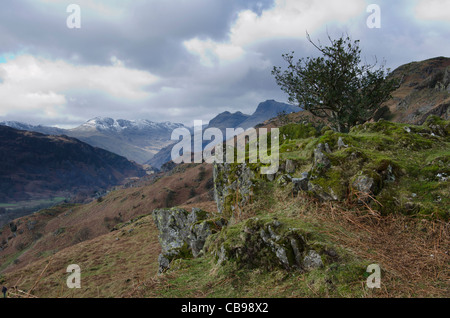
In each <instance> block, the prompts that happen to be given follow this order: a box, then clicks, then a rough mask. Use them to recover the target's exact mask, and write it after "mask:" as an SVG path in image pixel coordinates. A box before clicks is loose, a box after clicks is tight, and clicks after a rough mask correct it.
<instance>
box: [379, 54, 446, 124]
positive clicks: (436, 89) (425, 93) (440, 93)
mask: <svg viewBox="0 0 450 318" xmlns="http://www.w3.org/2000/svg"><path fill="white" fill-rule="evenodd" d="M391 76H392V77H394V78H397V79H399V80H401V85H400V87H399V88H398V89H397V90H396V91H395V92H394V93H393V94H392V96H393V99H392V100H390V101H389V102H387V103H386V106H388V107H389V109H390V111H391V113H392V114H394V117H393V118H392V120H394V121H396V122H401V123H410V124H419V125H420V124H423V123H424V122H425V120H426V118H427V117H428V116H429V115H436V116H439V117H442V118H444V119H448V118H449V110H448V109H449V105H450V58H447V57H436V58H432V59H429V60H425V61H420V62H412V63H409V64H405V65H402V66H400V67H399V68H397V69H395V70H394V71H393V72H392V75H391Z"/></svg>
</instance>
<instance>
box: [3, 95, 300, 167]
mask: <svg viewBox="0 0 450 318" xmlns="http://www.w3.org/2000/svg"><path fill="white" fill-rule="evenodd" d="M299 110H300V109H299V108H298V107H296V106H292V105H289V104H285V103H279V102H276V101H274V100H267V101H265V102H263V103H260V104H259V105H258V107H257V109H256V111H255V112H254V113H253V114H252V115H246V114H243V113H242V112H236V113H230V112H228V111H226V112H223V113H221V114H219V115H217V116H216V117H214V118H213V119H211V121H210V122H209V124H208V125H207V126H205V128H209V127H215V128H219V129H220V130H222V132H223V133H224V135H225V129H226V128H237V127H241V128H244V129H247V128H250V127H254V126H255V125H257V124H259V123H262V122H264V121H265V120H268V119H270V118H272V117H275V116H277V115H278V113H280V112H283V111H284V112H286V113H291V112H295V111H299ZM0 125H3V126H8V127H12V128H15V129H19V130H26V131H34V132H39V133H42V134H47V135H66V136H69V137H73V138H77V139H79V140H81V141H83V142H86V143H88V144H89V145H91V146H94V147H99V148H103V149H105V150H108V151H111V152H113V153H116V154H118V155H120V156H123V157H126V158H127V159H129V160H132V161H135V162H137V163H139V164H149V165H151V166H152V167H155V168H157V169H159V168H160V167H161V166H162V165H163V164H164V163H165V162H167V161H170V153H171V149H172V147H173V144H174V142H173V141H172V140H171V139H170V138H171V134H172V131H173V130H174V129H176V128H187V129H189V130H190V131H192V129H190V128H188V127H186V126H184V125H183V124H178V123H171V122H163V123H156V122H152V121H150V120H146V119H140V120H125V119H117V120H116V119H113V118H109V117H96V118H93V119H90V120H88V121H87V122H85V123H84V124H82V125H80V126H78V127H75V128H72V129H62V128H56V127H48V126H42V125H30V124H26V123H21V122H17V121H4V122H0ZM153 158H154V159H153Z"/></svg>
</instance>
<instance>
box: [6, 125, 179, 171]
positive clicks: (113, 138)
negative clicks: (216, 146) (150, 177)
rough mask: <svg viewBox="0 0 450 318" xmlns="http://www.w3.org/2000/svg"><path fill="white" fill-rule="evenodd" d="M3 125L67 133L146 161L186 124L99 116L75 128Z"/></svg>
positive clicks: (123, 154) (42, 131)
mask: <svg viewBox="0 0 450 318" xmlns="http://www.w3.org/2000/svg"><path fill="white" fill-rule="evenodd" d="M0 125H4V126H9V127H12V128H16V129H19V130H27V131H34V132H39V133H42V134H47V135H66V136H69V137H73V138H77V139H79V140H81V141H84V142H86V143H88V144H90V145H91V146H94V147H99V148H103V149H106V150H108V151H111V152H114V153H116V154H118V155H121V156H124V157H126V158H128V159H129V160H133V161H135V162H137V163H140V164H143V163H144V162H145V161H147V160H149V159H150V158H151V157H153V156H154V155H155V154H156V153H157V152H158V151H159V150H160V149H161V148H163V147H165V146H167V145H168V144H169V143H171V141H170V136H171V133H172V131H173V130H174V129H175V128H181V127H184V125H183V124H175V123H170V122H164V123H155V122H152V121H149V120H145V119H141V120H125V119H118V120H115V119H112V118H108V117H96V118H93V119H91V120H88V121H87V122H85V123H84V124H82V125H80V126H78V127H76V128H73V129H61V128H56V127H47V126H41V125H37V126H33V125H29V124H26V123H21V122H15V121H6V122H0Z"/></svg>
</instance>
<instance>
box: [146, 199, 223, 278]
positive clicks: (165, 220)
mask: <svg viewBox="0 0 450 318" xmlns="http://www.w3.org/2000/svg"><path fill="white" fill-rule="evenodd" d="M153 219H154V220H155V223H156V226H157V228H158V230H159V242H160V244H161V254H160V256H159V258H158V261H159V273H162V272H164V271H166V270H167V269H168V268H169V267H170V263H171V262H172V261H173V260H174V259H177V258H191V257H197V256H199V255H200V254H201V251H202V249H203V246H204V244H205V241H206V239H207V238H208V236H210V235H211V234H213V233H216V232H217V231H219V230H220V229H221V228H222V227H223V226H225V225H226V221H225V220H224V219H221V218H216V219H209V214H208V213H207V212H205V211H202V210H200V209H196V208H193V209H192V211H191V212H190V213H189V212H188V211H186V210H185V209H180V208H171V209H156V210H154V211H153Z"/></svg>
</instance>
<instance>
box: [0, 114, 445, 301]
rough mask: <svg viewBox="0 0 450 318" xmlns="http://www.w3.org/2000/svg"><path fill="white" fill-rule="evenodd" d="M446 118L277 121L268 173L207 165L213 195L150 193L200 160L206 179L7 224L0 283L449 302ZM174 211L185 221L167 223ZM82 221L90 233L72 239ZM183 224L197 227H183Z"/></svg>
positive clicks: (147, 293) (153, 293)
mask: <svg viewBox="0 0 450 318" xmlns="http://www.w3.org/2000/svg"><path fill="white" fill-rule="evenodd" d="M449 127H450V123H449V122H448V121H447V122H446V121H441V120H439V119H437V118H436V117H432V118H429V120H428V121H427V122H426V123H425V124H424V125H423V126H414V125H405V124H394V123H389V122H385V121H381V122H379V123H374V124H366V125H362V126H358V127H355V128H354V129H353V130H352V132H350V133H349V134H348V135H346V134H337V133H334V132H332V131H330V130H327V129H323V130H322V131H318V130H316V129H315V128H314V127H312V126H311V125H302V124H295V125H292V124H291V125H287V126H284V127H282V128H281V129H282V132H283V134H284V135H285V137H284V139H283V141H282V147H281V159H282V163H283V164H282V166H281V167H280V170H279V172H278V173H277V175H275V176H269V177H267V176H264V175H259V174H258V168H259V167H260V166H259V165H258V164H257V165H238V164H234V165H223V166H222V167H221V166H216V167H214V170H215V172H214V176H215V177H214V188H215V192H216V195H215V197H216V202H215V203H212V202H210V201H208V200H207V199H206V197H203V198H201V197H198V198H197V199H195V197H194V198H193V199H192V201H189V200H188V201H185V199H186V197H183V195H186V193H185V192H184V194H183V195H175V196H173V198H176V199H175V200H174V201H173V202H172V204H166V205H165V204H163V203H162V200H165V199H164V198H163V197H159V198H158V199H156V200H155V199H154V198H155V194H156V193H161V192H163V193H164V192H166V193H167V190H166V191H164V187H165V186H167V187H170V188H171V189H172V190H174V191H176V188H175V185H177V184H178V185H179V186H180V187H181V188H183V186H182V183H183V182H185V181H187V180H191V179H193V178H192V176H194V175H197V174H198V176H200V173H201V167H204V169H205V170H204V171H205V172H206V171H207V174H208V177H206V174H204V176H203V177H204V179H203V178H201V179H203V180H204V182H207V180H210V177H211V173H212V170H213V169H212V168H213V167H211V166H210V165H182V166H178V167H176V168H175V169H174V170H172V171H170V172H169V173H168V174H166V175H161V178H160V179H157V180H153V181H151V182H150V183H151V184H145V181H140V182H141V183H142V184H139V183H137V184H136V187H133V188H129V189H123V190H117V191H114V192H111V193H109V194H108V195H107V196H105V197H104V198H103V200H102V201H101V202H93V203H91V204H89V205H83V206H78V207H70V208H69V207H60V209H61V210H60V211H59V212H58V210H56V211H55V210H54V209H53V210H50V211H43V212H42V213H41V214H38V215H35V216H33V217H39V218H42V220H43V219H45V218H46V217H47V218H48V220H47V221H45V222H44V221H43V223H44V225H45V224H46V225H45V226H46V227H44V228H41V229H40V230H38V231H35V232H38V233H42V234H43V235H42V236H39V235H35V236H34V241H31V242H32V243H28V245H22V244H19V243H20V242H21V240H23V238H25V237H33V235H32V234H33V233H34V234H35V232H33V229H32V230H30V229H28V226H30V225H31V226H33V225H34V224H33V223H32V221H33V220H32V219H25V218H24V219H22V220H21V221H20V222H15V223H14V224H15V225H17V228H16V229H15V232H14V233H16V234H15V235H13V233H12V232H11V231H12V229H11V227H5V228H4V229H3V234H2V237H3V239H4V240H6V241H7V245H8V246H7V247H6V248H5V247H3V248H2V249H3V251H2V254H1V255H2V257H3V258H2V264H5V263H4V262H5V261H3V260H7V264H8V266H7V267H6V266H3V268H2V269H1V270H2V275H3V276H2V277H0V282H2V283H4V284H6V285H8V286H12V284H16V285H15V286H17V289H20V290H22V291H26V292H27V291H30V289H31V287H32V286H34V285H35V287H34V289H33V290H32V291H31V293H32V294H33V295H36V296H39V297H448V290H449V286H448V271H447V270H448V261H449V256H448V249H449V247H450V240H449V238H450V236H449V228H448V216H449V211H448V206H449V204H448V197H449V196H448V189H449V186H448V185H449V180H448V179H447V178H446V177H445V175H447V173H448V165H446V164H445V163H446V162H447V161H448V158H449V156H450V146H449V144H450V141H449V139H448V138H449V133H450V131H449ZM339 137H340V138H341V139H342V141H343V144H344V145H345V146H344V145H342V143H340V142H339ZM319 144H322V145H325V144H327V145H328V146H327V147H326V148H321V147H319ZM338 145H341V146H338ZM327 148H329V150H330V151H327V150H325V149H327ZM339 148H340V149H339ZM319 158H320V160H319ZM327 160H329V161H328V163H327ZM389 166H391V168H392V169H389ZM183 167H184V168H183ZM208 167H209V168H208ZM349 167H350V168H351V169H349ZM193 169H194V170H193ZM357 170H360V171H361V172H362V173H361V174H359V173H358V171H357ZM190 171H191V172H190ZM345 171H348V173H345ZM384 171H387V172H388V173H384ZM304 172H308V176H307V179H306V181H307V183H306V185H307V186H306V188H305V187H304V186H302V185H304V184H305V183H304V182H305V179H303V181H302V178H304V177H305V176H304ZM187 173H191V174H190V177H189V179H184V178H187V175H186V174H187ZM353 174H355V175H356V176H357V178H353ZM377 174H378V175H379V176H380V177H381V179H377V177H376V175H377ZM364 175H365V176H367V178H358V176H364ZM288 176H289V177H288ZM369 179H372V180H373V181H374V182H367V181H368V180H369ZM363 180H365V181H366V182H362V181H363ZM248 181H251V182H250V183H249V182H248ZM336 181H338V182H336ZM375 181H376V182H375ZM309 183H311V185H310V184H309ZM164 185H165V186H164ZM314 185H315V186H314ZM317 185H319V186H320V188H318V187H317ZM371 185H376V187H374V188H372V187H371ZM296 186H298V187H297V188H296ZM342 186H345V187H348V189H349V190H351V189H353V190H355V191H341V190H342V188H341V187H342ZM356 190H357V191H356ZM158 191H159V192H158ZM364 194H365V195H366V196H364ZM166 198H167V197H166ZM220 198H223V200H221V199H220ZM392 198H394V199H392ZM209 200H210V199H209ZM183 201H184V202H187V203H188V204H183V203H182V202H183ZM165 206H168V207H169V206H179V207H178V208H173V209H167V208H165ZM192 207H196V208H201V209H202V210H203V212H202V211H201V210H193V211H192V212H190V211H191V208H192ZM217 207H218V209H217ZM183 208H184V209H185V210H184V209H183ZM68 209H69V210H68ZM154 209H156V210H154ZM119 211H120V214H119V213H118V212H119ZM109 213H115V214H109ZM51 214H53V217H51ZM56 215H57V217H54V216H56ZM114 215H115V217H122V219H121V220H118V219H116V220H114V219H113V216H114ZM183 215H184V216H186V217H187V219H186V220H189V218H191V221H187V223H182V224H180V223H177V222H178V221H177V220H183ZM195 215H196V216H195ZM105 216H108V218H106V217H105ZM192 216H195V217H194V218H192ZM165 217H168V218H165ZM224 218H225V219H226V222H225V224H226V223H228V225H226V226H224V222H223V221H221V220H222V219H224ZM95 220H96V221H95ZM127 220H131V221H129V222H127ZM163 220H168V223H164V222H162V221H163ZM30 221H31V222H30ZM84 221H86V223H85V224H84V226H88V224H97V227H96V228H101V231H98V232H95V233H94V232H92V233H91V234H90V235H85V236H84V237H83V236H81V239H80V235H82V234H83V233H81V234H79V235H74V234H77V233H79V232H78V231H77V230H76V229H78V230H79V229H80V228H82V226H81V225H82V224H83V222H84ZM58 222H59V223H58ZM108 222H111V223H108ZM182 222H185V221H182ZM189 222H194V223H192V225H189V224H191V223H189ZM102 223H103V224H102ZM107 224H109V226H107ZM219 224H220V225H219ZM186 226H187V227H188V228H189V231H191V232H190V233H193V234H195V235H188V236H185V234H183V233H185V232H184V231H185V229H183V227H186ZM108 228H112V229H113V231H111V232H108V231H109V230H108ZM44 229H45V230H44ZM85 232H86V231H85ZM88 233H89V232H88ZM164 233H175V234H176V235H174V236H170V235H169V236H165V235H164ZM188 233H189V232H188ZM208 233H209V234H208ZM84 234H85V233H84ZM172 238H173V239H175V241H171V240H172ZM180 238H181V239H182V240H184V241H182V242H179V239H180ZM75 239H79V242H80V243H77V241H76V240H75ZM69 240H71V242H72V243H71V244H66V245H64V244H61V242H64V241H66V242H67V241H69ZM178 242H179V243H183V244H185V245H183V246H182V247H181V248H180V249H179V250H178V249H177V248H176V246H177V245H176V244H178ZM175 243H176V244H175ZM199 243H201V245H200V246H202V250H201V252H200V253H197V252H195V253H194V250H193V249H192V250H191V248H193V247H194V246H197V245H196V244H199ZM58 244H61V246H62V247H61V248H56V246H58ZM64 246H65V247H66V248H64ZM170 246H173V247H175V248H174V249H171V248H170ZM178 246H180V245H178ZM294 246H297V248H293V247H294ZM274 249H275V250H276V251H278V252H277V253H275V250H274ZM37 251H39V252H37ZM99 251H100V252H99ZM160 253H169V254H163V256H164V257H166V256H167V257H169V255H171V256H170V258H169V259H170V263H169V264H170V266H169V268H168V269H166V270H165V271H164V273H163V274H162V275H157V271H158V269H161V265H164V262H163V263H161V261H162V260H163V259H164V257H163V258H161V256H159V254H160ZM32 255H33V256H32ZM194 255H195V257H194ZM283 255H285V256H286V257H283ZM15 259H18V261H14V260H15ZM72 263H76V264H79V265H80V266H81V268H82V288H81V289H80V290H69V289H67V288H65V285H64V284H65V278H66V275H67V274H66V273H65V271H64V270H65V267H66V266H67V264H72ZM369 264H379V265H380V267H381V270H382V288H381V289H369V288H368V287H367V286H366V285H365V280H366V278H367V277H368V273H367V272H366V268H367V266H368V265H369ZM47 265H48V266H47ZM41 272H43V275H42V278H41V279H40V280H39V281H37V279H38V276H39V274H40V273H41Z"/></svg>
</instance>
